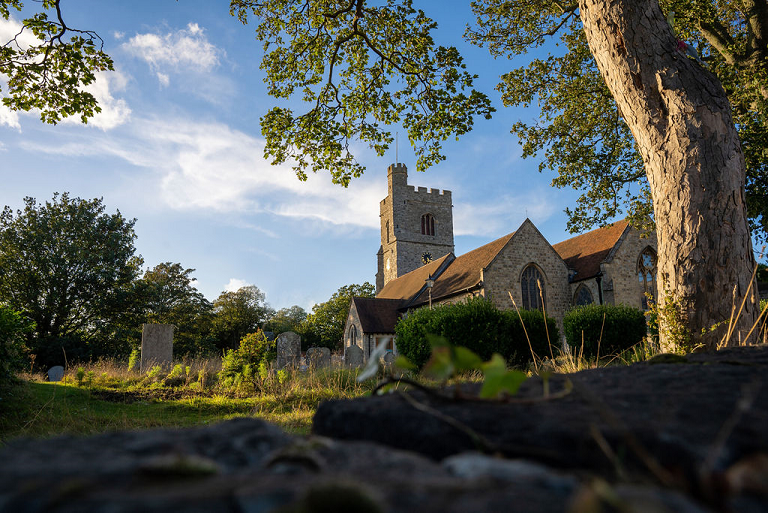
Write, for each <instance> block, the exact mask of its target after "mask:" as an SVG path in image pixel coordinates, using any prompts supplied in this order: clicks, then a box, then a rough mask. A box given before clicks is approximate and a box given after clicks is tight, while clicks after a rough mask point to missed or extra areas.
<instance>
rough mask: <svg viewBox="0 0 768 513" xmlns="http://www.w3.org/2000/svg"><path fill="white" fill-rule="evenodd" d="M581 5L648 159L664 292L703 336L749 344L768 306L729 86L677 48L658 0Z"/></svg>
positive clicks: (598, 0) (588, 0) (711, 343)
mask: <svg viewBox="0 0 768 513" xmlns="http://www.w3.org/2000/svg"><path fill="white" fill-rule="evenodd" d="M579 10H580V15H581V20H582V23H583V25H584V31H585V34H586V38H587V41H588V43H589V47H590V50H591V51H592V54H593V55H594V57H595V59H596V61H597V65H598V68H599V69H600V73H601V74H602V76H603V78H604V79H605V82H606V84H607V85H608V87H609V89H610V90H611V92H612V94H613V97H614V98H615V100H616V103H617V104H618V106H619V110H620V112H621V113H622V116H623V118H624V120H625V121H626V123H627V124H628V126H629V127H630V129H631V131H632V134H633V135H634V137H635V141H636V143H637V146H638V149H639V151H640V154H641V155H642V157H643V161H644V163H645V170H646V174H647V176H648V182H649V183H650V186H651V192H652V196H653V206H654V216H655V221H656V235H657V239H658V279H657V286H658V289H659V294H658V295H657V297H659V298H660V300H661V298H662V297H663V296H664V295H665V293H668V294H669V295H671V297H672V298H673V299H674V300H675V301H676V302H677V304H678V305H679V308H680V313H681V320H682V322H683V324H684V325H685V326H686V327H687V329H688V331H689V333H690V334H691V336H692V337H693V340H692V341H693V343H694V344H704V345H706V346H707V347H708V348H715V347H717V346H718V345H719V344H720V345H736V344H739V342H741V343H745V342H747V341H746V340H745V337H746V335H747V333H748V332H749V330H750V328H752V326H753V324H754V322H755V321H756V319H757V314H758V304H759V302H758V301H757V291H756V287H751V286H750V283H751V281H752V278H751V277H752V272H753V269H754V266H755V259H754V255H753V252H752V240H751V237H750V233H749V226H748V224H747V211H746V204H745V200H744V183H745V165H744V155H743V153H742V150H741V144H740V142H739V138H738V135H737V133H736V128H735V126H734V124H733V120H732V118H731V108H730V104H729V102H728V98H727V96H726V94H725V91H724V90H723V87H722V85H721V84H720V82H719V80H718V79H717V78H716V77H715V76H714V75H713V74H712V73H710V72H708V71H707V70H705V69H704V68H703V67H702V66H701V65H699V64H698V63H697V62H696V61H694V60H692V59H689V58H688V57H686V56H685V55H684V54H683V53H682V52H680V51H679V50H678V49H677V41H676V39H675V36H674V35H673V33H672V30H671V29H670V27H669V25H668V24H667V21H666V19H665V17H664V15H663V14H662V12H661V9H660V7H659V4H658V1H657V0H579ZM744 298H746V301H745V302H744V308H743V311H742V312H741V315H740V316H739V317H738V319H737V320H736V321H734V322H733V323H731V325H730V328H729V319H730V318H731V315H732V309H733V305H735V310H736V312H738V311H739V308H740V306H741V304H742V300H743V299H744ZM734 316H735V314H734ZM660 321H661V322H662V323H663V322H665V320H664V319H660ZM723 321H725V322H723ZM667 322H669V320H667ZM718 323H721V324H718ZM714 325H718V327H717V328H716V329H714V330H712V329H711V328H712V327H713V326H714ZM662 328H663V326H662ZM702 330H703V331H704V332H703V331H702ZM662 331H663V330H662ZM729 333H731V335H730V337H729V336H728V335H729ZM750 338H751V339H752V340H754V341H756V339H757V336H756V335H754V334H753V335H752V337H750ZM668 342H670V341H669V340H662V344H665V343H668Z"/></svg>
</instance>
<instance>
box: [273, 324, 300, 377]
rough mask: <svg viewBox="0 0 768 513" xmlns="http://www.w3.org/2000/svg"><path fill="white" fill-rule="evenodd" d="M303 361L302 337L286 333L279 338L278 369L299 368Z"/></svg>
mask: <svg viewBox="0 0 768 513" xmlns="http://www.w3.org/2000/svg"><path fill="white" fill-rule="evenodd" d="M299 360H301V337H300V336H299V335H298V334H296V333H294V332H292V331H286V332H285V333H281V334H280V335H278V336H277V362H276V364H277V368H278V369H284V368H285V367H298V365H299Z"/></svg>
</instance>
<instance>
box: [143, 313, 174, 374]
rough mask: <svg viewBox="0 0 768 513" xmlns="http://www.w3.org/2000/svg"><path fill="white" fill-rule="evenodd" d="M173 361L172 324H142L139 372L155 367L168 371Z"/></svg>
mask: <svg viewBox="0 0 768 513" xmlns="http://www.w3.org/2000/svg"><path fill="white" fill-rule="evenodd" d="M172 360H173V324H144V325H142V331H141V372H148V371H149V369H151V368H152V367H154V366H155V365H160V366H161V367H162V368H163V369H164V370H170V368H171V361H172Z"/></svg>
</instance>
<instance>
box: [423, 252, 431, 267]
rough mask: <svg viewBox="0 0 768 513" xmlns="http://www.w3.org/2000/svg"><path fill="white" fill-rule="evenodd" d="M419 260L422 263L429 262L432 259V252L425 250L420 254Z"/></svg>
mask: <svg viewBox="0 0 768 513" xmlns="http://www.w3.org/2000/svg"><path fill="white" fill-rule="evenodd" d="M421 261H422V262H423V263H425V264H428V263H430V262H431V261H432V253H430V252H429V251H427V252H425V253H424V254H422V255H421Z"/></svg>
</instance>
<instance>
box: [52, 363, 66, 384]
mask: <svg viewBox="0 0 768 513" xmlns="http://www.w3.org/2000/svg"><path fill="white" fill-rule="evenodd" d="M63 377H64V367H62V366H61V365H56V366H55V367H51V368H50V369H48V381H61V378H63Z"/></svg>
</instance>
